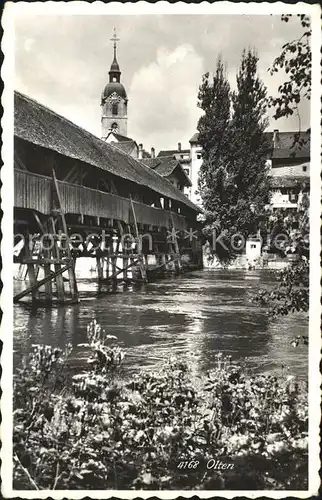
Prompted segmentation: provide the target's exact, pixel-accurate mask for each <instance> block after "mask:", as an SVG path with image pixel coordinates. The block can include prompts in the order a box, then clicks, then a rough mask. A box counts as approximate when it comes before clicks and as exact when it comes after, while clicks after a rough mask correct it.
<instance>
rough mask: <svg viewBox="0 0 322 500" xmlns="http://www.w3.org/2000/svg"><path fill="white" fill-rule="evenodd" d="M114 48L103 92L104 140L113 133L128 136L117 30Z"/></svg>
mask: <svg viewBox="0 0 322 500" xmlns="http://www.w3.org/2000/svg"><path fill="white" fill-rule="evenodd" d="M111 41H112V42H113V48H114V59H113V62H112V64H111V69H110V71H109V73H108V74H109V83H108V84H107V85H106V86H105V88H104V90H103V92H102V99H101V106H102V118H101V123H102V132H101V136H102V139H103V140H104V139H106V137H107V136H108V134H109V132H111V131H113V132H116V133H118V134H121V135H125V136H126V135H127V102H128V99H127V95H126V91H125V88H124V86H123V85H122V83H121V71H120V67H119V64H118V62H117V59H116V42H118V41H119V39H118V38H117V37H116V33H115V28H114V34H113V38H111Z"/></svg>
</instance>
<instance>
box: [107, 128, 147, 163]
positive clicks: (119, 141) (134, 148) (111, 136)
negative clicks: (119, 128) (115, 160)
mask: <svg viewBox="0 0 322 500" xmlns="http://www.w3.org/2000/svg"><path fill="white" fill-rule="evenodd" d="M103 140H104V141H105V142H107V143H108V144H110V145H111V146H113V147H115V148H117V149H119V150H120V151H123V153H126V154H128V155H130V156H132V158H138V157H139V146H138V145H137V143H136V142H135V141H134V140H133V139H131V138H130V137H126V136H125V135H121V134H118V133H116V132H114V131H110V132H109V133H108V134H107V136H106V137H105V138H104V139H103Z"/></svg>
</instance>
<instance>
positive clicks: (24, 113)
mask: <svg viewBox="0 0 322 500" xmlns="http://www.w3.org/2000/svg"><path fill="white" fill-rule="evenodd" d="M14 134H15V136H16V137H19V138H20V139H22V140H25V141H28V142H30V143H32V144H35V145H37V146H40V147H43V148H47V149H50V150H52V151H56V152H57V153H60V154H62V155H64V156H67V157H70V158H74V159H76V160H80V161H83V162H85V163H87V164H89V165H92V166H94V167H97V168H99V169H102V170H105V171H107V172H109V173H111V174H113V175H115V176H118V177H121V178H123V179H126V180H128V181H131V182H134V183H136V184H138V185H142V184H143V185H145V186H147V187H148V188H149V189H151V190H153V191H154V192H156V193H158V194H159V195H161V196H165V197H167V198H171V199H173V200H176V201H178V202H181V203H183V204H184V205H186V206H187V207H189V208H191V209H192V210H194V211H195V212H200V209H199V207H197V206H196V205H195V204H194V203H192V202H191V201H190V200H189V199H188V198H187V197H186V196H185V195H184V194H183V193H182V192H181V191H179V190H178V189H177V188H175V187H174V186H173V185H172V184H171V182H170V181H168V180H167V179H165V178H163V177H161V176H160V175H159V174H158V173H156V172H154V170H152V169H150V168H148V167H146V166H145V165H144V164H143V163H141V162H139V161H138V160H136V159H135V158H133V157H131V156H130V155H128V154H125V153H123V152H122V151H120V150H118V149H117V148H115V147H113V146H111V145H109V144H107V143H106V142H104V141H102V140H101V139H99V138H98V137H95V136H94V135H93V134H91V133H90V132H88V131H87V130H84V129H83V128H81V127H78V126H77V125H75V124H74V123H72V122H71V121H69V120H67V119H66V118H64V117H63V116H61V115H58V114H57V113H55V112H54V111H52V110H50V109H49V108H47V107H45V106H43V105H42V104H40V103H38V102H37V101H35V100H33V99H31V98H29V97H27V96H25V95H23V94H21V93H20V92H15V120H14Z"/></svg>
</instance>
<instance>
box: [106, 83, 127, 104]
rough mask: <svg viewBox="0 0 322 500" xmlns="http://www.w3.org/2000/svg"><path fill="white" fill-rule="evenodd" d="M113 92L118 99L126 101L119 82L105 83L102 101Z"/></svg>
mask: <svg viewBox="0 0 322 500" xmlns="http://www.w3.org/2000/svg"><path fill="white" fill-rule="evenodd" d="M114 92H115V94H117V95H119V96H120V97H123V99H127V95H126V90H125V87H124V85H123V84H122V83H120V82H109V83H107V84H106V85H105V87H104V90H103V94H102V99H103V100H105V99H107V98H108V97H109V96H110V95H112V94H114Z"/></svg>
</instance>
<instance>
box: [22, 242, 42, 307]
mask: <svg viewBox="0 0 322 500" xmlns="http://www.w3.org/2000/svg"><path fill="white" fill-rule="evenodd" d="M25 241H26V242H25V248H24V250H25V258H26V260H27V274H28V280H29V283H30V286H31V288H32V291H31V293H32V299H33V300H39V290H38V288H37V287H36V284H37V272H36V266H34V264H33V263H32V250H31V248H30V245H31V244H32V248H33V249H34V248H35V244H34V242H32V243H31V241H30V234H29V233H28V234H27V238H26V240H25ZM37 270H38V267H37Z"/></svg>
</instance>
